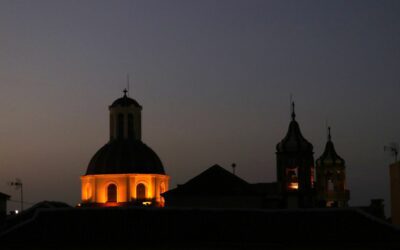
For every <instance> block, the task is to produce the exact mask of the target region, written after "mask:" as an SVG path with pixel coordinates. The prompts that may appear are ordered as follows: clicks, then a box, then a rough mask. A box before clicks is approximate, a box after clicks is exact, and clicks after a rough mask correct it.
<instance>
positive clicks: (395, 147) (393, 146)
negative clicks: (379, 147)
mask: <svg viewBox="0 0 400 250" xmlns="http://www.w3.org/2000/svg"><path fill="white" fill-rule="evenodd" d="M383 150H384V151H385V152H389V153H390V154H391V155H392V156H394V162H397V155H398V154H399V144H398V143H395V142H392V143H390V144H389V145H388V146H384V147H383Z"/></svg>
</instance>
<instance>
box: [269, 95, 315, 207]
mask: <svg viewBox="0 0 400 250" xmlns="http://www.w3.org/2000/svg"><path fill="white" fill-rule="evenodd" d="M291 116H292V121H291V122H290V124H289V129H288V132H287V134H286V136H285V138H283V139H282V141H281V142H280V143H278V145H277V146H276V160H277V162H276V173H277V181H278V185H279V191H280V194H281V195H282V197H283V203H284V204H282V206H283V207H287V208H298V207H312V206H313V205H314V187H313V186H314V156H313V155H314V152H313V145H312V144H311V143H309V142H308V141H307V140H306V139H305V138H304V137H303V135H302V134H301V131H300V126H299V124H298V123H297V121H296V114H295V110H294V103H292V115H291Z"/></svg>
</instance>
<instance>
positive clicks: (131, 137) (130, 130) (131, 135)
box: [128, 114, 135, 139]
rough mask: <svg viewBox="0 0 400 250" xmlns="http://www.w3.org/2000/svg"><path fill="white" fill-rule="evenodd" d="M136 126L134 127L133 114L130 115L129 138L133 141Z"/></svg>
mask: <svg viewBox="0 0 400 250" xmlns="http://www.w3.org/2000/svg"><path fill="white" fill-rule="evenodd" d="M134 131H135V130H134V125H133V114H128V138H129V139H133V138H135V134H134V133H135V132H134Z"/></svg>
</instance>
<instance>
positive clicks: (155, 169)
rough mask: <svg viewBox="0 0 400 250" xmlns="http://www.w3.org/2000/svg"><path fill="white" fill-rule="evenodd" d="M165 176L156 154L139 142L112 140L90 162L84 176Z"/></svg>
mask: <svg viewBox="0 0 400 250" xmlns="http://www.w3.org/2000/svg"><path fill="white" fill-rule="evenodd" d="M128 173H137V174H165V172H164V167H163V164H162V162H161V160H160V158H159V157H158V156H157V154H156V153H155V152H154V151H153V150H152V149H151V148H150V147H148V146H147V145H146V144H144V143H143V142H141V141H139V140H112V141H110V142H109V143H107V144H106V145H104V146H103V147H102V148H100V149H99V150H98V151H97V153H96V154H95V155H94V156H93V157H92V159H91V160H90V163H89V166H88V168H87V171H86V175H96V174H128Z"/></svg>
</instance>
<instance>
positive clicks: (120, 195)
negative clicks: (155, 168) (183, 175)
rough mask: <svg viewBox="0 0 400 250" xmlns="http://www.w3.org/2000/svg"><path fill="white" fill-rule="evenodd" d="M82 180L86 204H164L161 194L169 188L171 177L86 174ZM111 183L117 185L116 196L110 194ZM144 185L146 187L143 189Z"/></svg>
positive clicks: (83, 196)
mask: <svg viewBox="0 0 400 250" xmlns="http://www.w3.org/2000/svg"><path fill="white" fill-rule="evenodd" d="M81 180H82V203H84V204H86V203H97V204H105V205H107V203H110V204H108V205H117V204H118V203H120V204H121V205H123V204H122V203H126V204H129V203H131V204H132V205H147V204H148V205H152V204H155V205H157V206H164V199H163V198H162V197H161V196H160V194H162V193H164V192H165V191H166V190H168V181H169V177H168V176H166V175H159V174H102V175H85V176H82V177H81ZM111 185H115V187H116V192H115V193H116V196H113V195H110V192H109V189H110V186H111ZM142 185H143V186H144V188H142V189H141V187H142ZM142 190H144V192H143V191H142Z"/></svg>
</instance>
